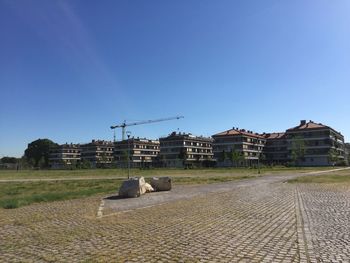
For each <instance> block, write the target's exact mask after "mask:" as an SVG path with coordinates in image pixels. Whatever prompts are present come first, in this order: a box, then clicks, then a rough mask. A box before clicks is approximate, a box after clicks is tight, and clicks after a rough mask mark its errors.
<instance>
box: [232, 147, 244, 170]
mask: <svg viewBox="0 0 350 263" xmlns="http://www.w3.org/2000/svg"><path fill="white" fill-rule="evenodd" d="M242 159H243V155H242V153H241V152H239V151H236V150H232V151H231V152H230V160H231V163H232V166H233V164H235V165H236V167H238V164H239V162H240V161H242Z"/></svg>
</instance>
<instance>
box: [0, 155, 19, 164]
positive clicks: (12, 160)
mask: <svg viewBox="0 0 350 263" xmlns="http://www.w3.org/2000/svg"><path fill="white" fill-rule="evenodd" d="M0 162H1V163H17V162H18V159H17V158H16V157H8V156H5V157H2V158H1V159H0Z"/></svg>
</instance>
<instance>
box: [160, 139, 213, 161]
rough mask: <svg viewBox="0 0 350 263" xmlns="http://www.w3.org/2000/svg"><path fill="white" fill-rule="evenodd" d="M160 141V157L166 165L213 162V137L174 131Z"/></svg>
mask: <svg viewBox="0 0 350 263" xmlns="http://www.w3.org/2000/svg"><path fill="white" fill-rule="evenodd" d="M159 142H160V154H159V156H160V157H159V159H160V162H161V164H162V165H163V166H165V167H192V166H201V165H203V166H210V165H212V163H213V150H212V144H213V139H212V138H206V137H202V136H194V135H192V134H191V133H176V132H173V133H171V134H170V135H169V136H167V137H163V138H160V139H159Z"/></svg>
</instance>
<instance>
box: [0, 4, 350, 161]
mask: <svg viewBox="0 0 350 263" xmlns="http://www.w3.org/2000/svg"><path fill="white" fill-rule="evenodd" d="M349 14H350V1H348V0H343V1H341V0H339V1H329V0H326V1H325V0H297V1H295V0H293V1H292V0H290V1H277V0H266V1H258V0H256V1H253V0H248V1H247V0H241V1H238V0H235V1H233V0H227V1H226V0H220V1H213V0H211V1H206V0H196V1H195V0H182V1H180V0H176V1H170V0H169V1H167V0H158V1H153V0H147V1H127V0H125V1H122V0H120V1H114V0H111V1H107V0H105V1H84V0H81V1H78V0H71V1H65V0H60V1H47V0H0V96H1V104H0V157H1V156H5V155H9V156H21V155H22V154H23V151H24V150H25V148H26V146H27V144H28V143H29V142H31V141H33V140H36V139H38V138H49V139H51V140H53V141H55V142H57V143H65V142H74V143H82V142H88V141H90V140H91V139H107V140H112V138H113V134H112V131H111V130H110V128H109V127H110V125H112V124H117V123H120V122H122V121H123V120H124V119H126V120H147V119H157V118H162V117H170V116H174V115H184V116H185V119H182V120H175V121H167V122H160V123H157V124H149V125H142V126H135V127H132V128H130V130H131V132H132V134H133V135H134V136H140V137H150V138H157V137H159V136H164V135H167V134H168V133H170V132H171V131H173V130H176V129H179V130H180V131H183V132H191V133H193V134H196V135H204V136H210V135H212V134H214V133H217V132H220V131H223V130H226V129H229V128H231V127H232V126H235V127H240V128H245V129H249V130H253V131H256V132H272V131H284V130H285V129H287V128H290V127H293V126H296V125H297V124H298V123H299V120H300V119H307V120H309V119H311V120H314V121H316V122H322V123H324V124H327V125H330V126H332V127H333V128H335V129H336V130H338V131H340V132H341V133H342V134H343V135H344V136H345V139H346V141H349V140H350V122H349V113H350V103H349V101H350V99H349V98H350V85H349V84H350V26H349V25H350V15H349ZM118 136H119V137H120V131H118Z"/></svg>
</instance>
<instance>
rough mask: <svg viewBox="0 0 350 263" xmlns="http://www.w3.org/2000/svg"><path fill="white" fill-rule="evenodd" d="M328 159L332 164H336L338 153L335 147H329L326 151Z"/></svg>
mask: <svg viewBox="0 0 350 263" xmlns="http://www.w3.org/2000/svg"><path fill="white" fill-rule="evenodd" d="M328 160H329V162H330V163H332V165H333V166H334V165H336V164H337V162H338V161H339V153H338V152H337V150H335V149H333V148H332V149H330V150H329V152H328Z"/></svg>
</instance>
